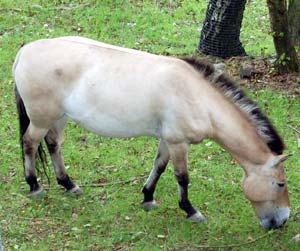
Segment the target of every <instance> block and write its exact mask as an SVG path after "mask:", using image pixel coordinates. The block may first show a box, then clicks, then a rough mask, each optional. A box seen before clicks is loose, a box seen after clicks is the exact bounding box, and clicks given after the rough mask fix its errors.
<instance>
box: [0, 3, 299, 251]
mask: <svg viewBox="0 0 300 251" xmlns="http://www.w3.org/2000/svg"><path fill="white" fill-rule="evenodd" d="M71 3H72V4H71ZM206 5H207V2H206V1H196V0H189V1H187V0H186V1H166V0H164V1H163V0H162V1H149V0H147V1H133V0H132V1H108V0H103V1H88V2H87V1H58V0H55V1H20V0H16V1H8V0H0V69H1V71H0V83H1V84H0V97H1V98H0V118H1V119H0V142H1V148H0V198H1V203H0V231H1V235H2V241H3V245H4V247H5V250H55V251H56V250H198V249H197V248H196V247H195V245H229V244H232V243H243V242H245V241H247V240H251V239H255V238H257V237H258V236H261V235H264V234H265V233H266V231H265V230H263V229H262V228H261V227H260V226H259V222H258V219H257V218H256V216H255V214H254V211H253V209H252V208H251V205H250V203H249V202H248V201H247V200H246V198H245V197H244V195H243V193H242V189H241V186H240V180H241V178H242V175H243V174H242V169H241V168H240V167H239V166H238V165H237V164H235V162H233V161H232V158H231V157H230V155H229V154H228V153H226V152H225V151H224V150H222V149H221V148H220V147H218V146H217V145H216V144H215V143H211V142H210V141H205V142H203V143H202V144H201V145H197V146H192V147H191V150H190V160H189V164H190V176H191V186H190V199H191V201H192V202H193V203H194V205H195V206H197V207H198V208H199V209H200V210H201V211H202V212H203V213H204V214H205V215H206V216H207V217H208V222H207V223H205V224H198V225H197V224H192V223H190V222H188V221H186V220H185V219H184V213H183V212H182V211H181V210H180V209H179V208H178V205H177V185H176V181H175V179H174V177H173V172H172V166H171V165H170V166H169V168H168V169H167V171H166V173H165V174H164V175H163V176H162V177H161V180H160V182H159V183H158V186H157V190H156V194H155V197H156V199H157V200H158V202H159V204H160V207H159V208H158V209H157V210H155V211H153V212H149V213H145V212H144V211H143V210H142V209H141V208H140V206H139V202H140V200H141V199H142V194H141V193H140V189H141V187H142V185H143V183H144V181H145V180H146V178H145V177H144V176H145V175H147V174H148V173H149V172H150V170H151V166H152V160H153V157H154V155H155V152H156V145H157V141H156V140H155V139H153V138H146V137H141V138H137V139H132V140H120V139H108V138H103V137H99V136H96V135H93V134H90V133H88V132H86V131H84V130H83V129H81V128H80V127H78V126H76V125H75V124H73V123H70V124H69V126H68V128H67V130H66V133H65V137H66V142H65V144H64V150H63V152H64V157H65V161H66V164H67V166H68V167H69V169H68V172H69V174H70V175H71V176H72V177H73V178H74V179H75V180H76V181H77V182H78V183H80V184H98V183H99V181H101V182H102V183H103V184H104V186H103V187H89V186H87V187H84V190H85V194H84V195H83V196H82V197H79V198H73V197H70V196H67V195H66V194H64V192H63V190H61V189H60V188H59V187H58V186H57V185H56V182H55V178H54V175H53V173H51V177H50V178H51V186H50V189H48V191H47V196H46V197H45V198H44V199H41V200H31V199H28V198H27V197H26V192H27V189H28V187H27V185H26V184H25V182H24V180H23V169H22V163H21V160H20V147H19V142H18V125H17V119H16V118H17V115H16V111H15V104H14V98H13V82H12V76H11V66H12V62H13V60H14V57H15V54H16V52H17V50H18V48H19V47H20V45H21V44H22V43H25V42H28V41H32V40H35V39H38V38H44V37H56V36H60V35H71V34H72V35H76V34H78V35H82V36H87V37H90V38H94V39H98V40H101V41H104V42H107V43H111V44H116V45H122V46H127V47H130V48H136V49H141V50H146V51H149V52H153V53H157V54H171V55H189V54H192V53H193V52H194V51H195V49H196V47H197V43H198V37H199V28H200V23H201V22H202V21H203V19H204V16H205V10H206ZM268 30H269V22H268V17H267V10H266V6H265V4H262V2H261V1H258V0H252V1H251V3H250V4H249V5H247V7H246V12H245V17H244V21H243V31H242V34H241V37H242V41H243V43H244V45H245V48H246V50H247V51H248V52H249V53H250V54H254V55H257V56H259V55H262V54H261V53H263V54H264V53H267V54H270V53H273V52H274V48H273V44H272V42H271V37H270V36H269V35H268ZM249 92H250V94H251V96H252V97H253V98H254V99H256V100H258V101H259V103H260V105H261V106H262V108H263V109H264V110H265V111H266V112H267V113H268V115H269V116H270V118H271V119H272V120H273V121H274V123H275V125H276V126H277V127H278V129H279V131H280V133H281V134H282V135H283V137H284V139H285V141H286V143H287V146H288V152H289V153H293V154H294V156H293V157H292V158H291V159H290V160H288V161H287V164H286V166H287V176H288V179H289V189H290V192H291V203H292V215H291V218H290V220H289V222H288V224H287V225H286V226H285V227H284V228H283V229H280V230H276V231H273V232H271V233H270V235H268V236H267V237H265V238H263V239H261V240H258V241H257V242H255V243H253V244H251V246H249V245H242V246H240V247H236V248H232V249H231V250H249V249H252V250H270V249H272V250H299V249H300V246H299V244H295V243H293V242H292V241H291V238H292V237H293V236H295V235H296V234H298V233H300V227H299V210H300V203H299V192H300V190H299V158H298V156H299V148H298V146H297V140H296V137H295V135H294V132H293V131H292V130H291V129H290V128H289V127H288V126H287V125H292V126H294V127H298V126H299V122H300V119H299V105H300V104H299V100H298V99H291V98H288V97H286V96H285V95H284V94H280V93H274V92H272V91H270V90H261V91H257V92H253V91H249ZM130 180H131V181H130ZM44 183H45V182H44ZM118 183H121V184H118ZM45 185H46V184H45Z"/></svg>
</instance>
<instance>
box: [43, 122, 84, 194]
mask: <svg viewBox="0 0 300 251" xmlns="http://www.w3.org/2000/svg"><path fill="white" fill-rule="evenodd" d="M66 123H67V118H65V117H63V118H61V119H60V120H58V121H57V122H56V123H55V124H54V126H53V127H52V128H50V130H49V131H48V133H47V135H46V137H45V141H46V144H47V148H48V151H49V154H50V156H51V161H52V164H53V167H54V171H55V175H56V179H57V182H58V184H60V185H62V186H63V187H64V188H66V190H67V191H70V192H72V193H74V194H78V195H79V194H82V193H83V191H82V190H81V189H80V188H79V186H77V185H76V184H75V183H74V182H73V181H72V180H71V178H70V177H69V176H68V174H67V172H66V168H65V165H64V160H63V157H62V153H61V144H62V142H63V130H64V127H65V125H66Z"/></svg>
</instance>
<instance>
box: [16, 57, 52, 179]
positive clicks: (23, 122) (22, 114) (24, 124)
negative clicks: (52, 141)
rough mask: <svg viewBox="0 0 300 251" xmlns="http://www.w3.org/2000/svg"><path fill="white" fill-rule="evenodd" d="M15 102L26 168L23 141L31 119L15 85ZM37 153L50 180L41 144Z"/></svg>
mask: <svg viewBox="0 0 300 251" xmlns="http://www.w3.org/2000/svg"><path fill="white" fill-rule="evenodd" d="M19 54H20V53H19ZM19 54H18V55H17V58H16V60H15V63H14V66H13V74H14V76H15V70H16V67H17V64H18V61H19ZM15 100H16V106H17V112H18V120H19V130H20V132H19V135H20V139H19V140H20V145H21V150H22V152H21V154H22V160H23V166H24V168H25V156H24V139H23V136H24V134H25V133H26V131H27V128H28V126H29V124H30V119H29V117H28V114H27V112H26V108H25V105H24V102H23V99H22V97H21V95H20V93H19V91H18V88H17V86H16V84H15ZM37 152H38V157H39V160H40V162H41V165H42V169H43V172H44V173H45V175H46V177H47V179H48V180H49V177H48V174H47V171H46V167H47V158H46V152H45V151H44V148H43V146H42V144H41V143H40V144H39V146H38V150H37ZM37 170H38V171H39V172H41V170H40V169H39V168H38V167H37Z"/></svg>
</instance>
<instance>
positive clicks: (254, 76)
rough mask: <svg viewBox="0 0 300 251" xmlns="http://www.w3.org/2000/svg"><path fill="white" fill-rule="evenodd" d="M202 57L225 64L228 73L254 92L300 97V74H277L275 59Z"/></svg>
mask: <svg viewBox="0 0 300 251" xmlns="http://www.w3.org/2000/svg"><path fill="white" fill-rule="evenodd" d="M200 57H205V58H207V59H208V60H209V61H210V62H213V63H223V64H225V70H226V72H227V73H228V74H229V76H231V77H232V78H234V79H235V80H236V81H237V83H239V84H240V85H241V86H246V87H248V88H251V89H254V90H260V89H264V88H271V89H273V90H277V91H280V92H283V93H285V94H287V95H288V96H290V97H296V96H300V74H299V73H292V74H278V73H276V71H275V69H274V66H273V62H274V61H275V58H274V57H266V58H253V57H233V58H231V59H228V60H222V59H219V58H214V57H210V56H206V55H200Z"/></svg>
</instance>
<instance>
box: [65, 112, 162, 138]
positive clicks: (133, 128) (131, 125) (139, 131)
mask: <svg viewBox="0 0 300 251" xmlns="http://www.w3.org/2000/svg"><path fill="white" fill-rule="evenodd" d="M67 115H68V116H69V117H70V118H71V119H73V120H74V121H75V122H76V123H78V124H79V125H81V126H82V127H83V128H85V129H87V130H88V131H91V132H93V133H95V134H98V135H102V136H107V137H117V138H128V137H137V136H142V135H145V136H155V137H159V136H160V129H159V127H158V125H154V124H153V123H152V124H149V123H145V121H139V122H138V121H135V122H131V121H120V120H118V119H116V118H114V117H112V116H108V115H105V114H97V115H96V116H84V117H81V118H79V117H78V116H76V115H75V116H72V115H70V114H67Z"/></svg>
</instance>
